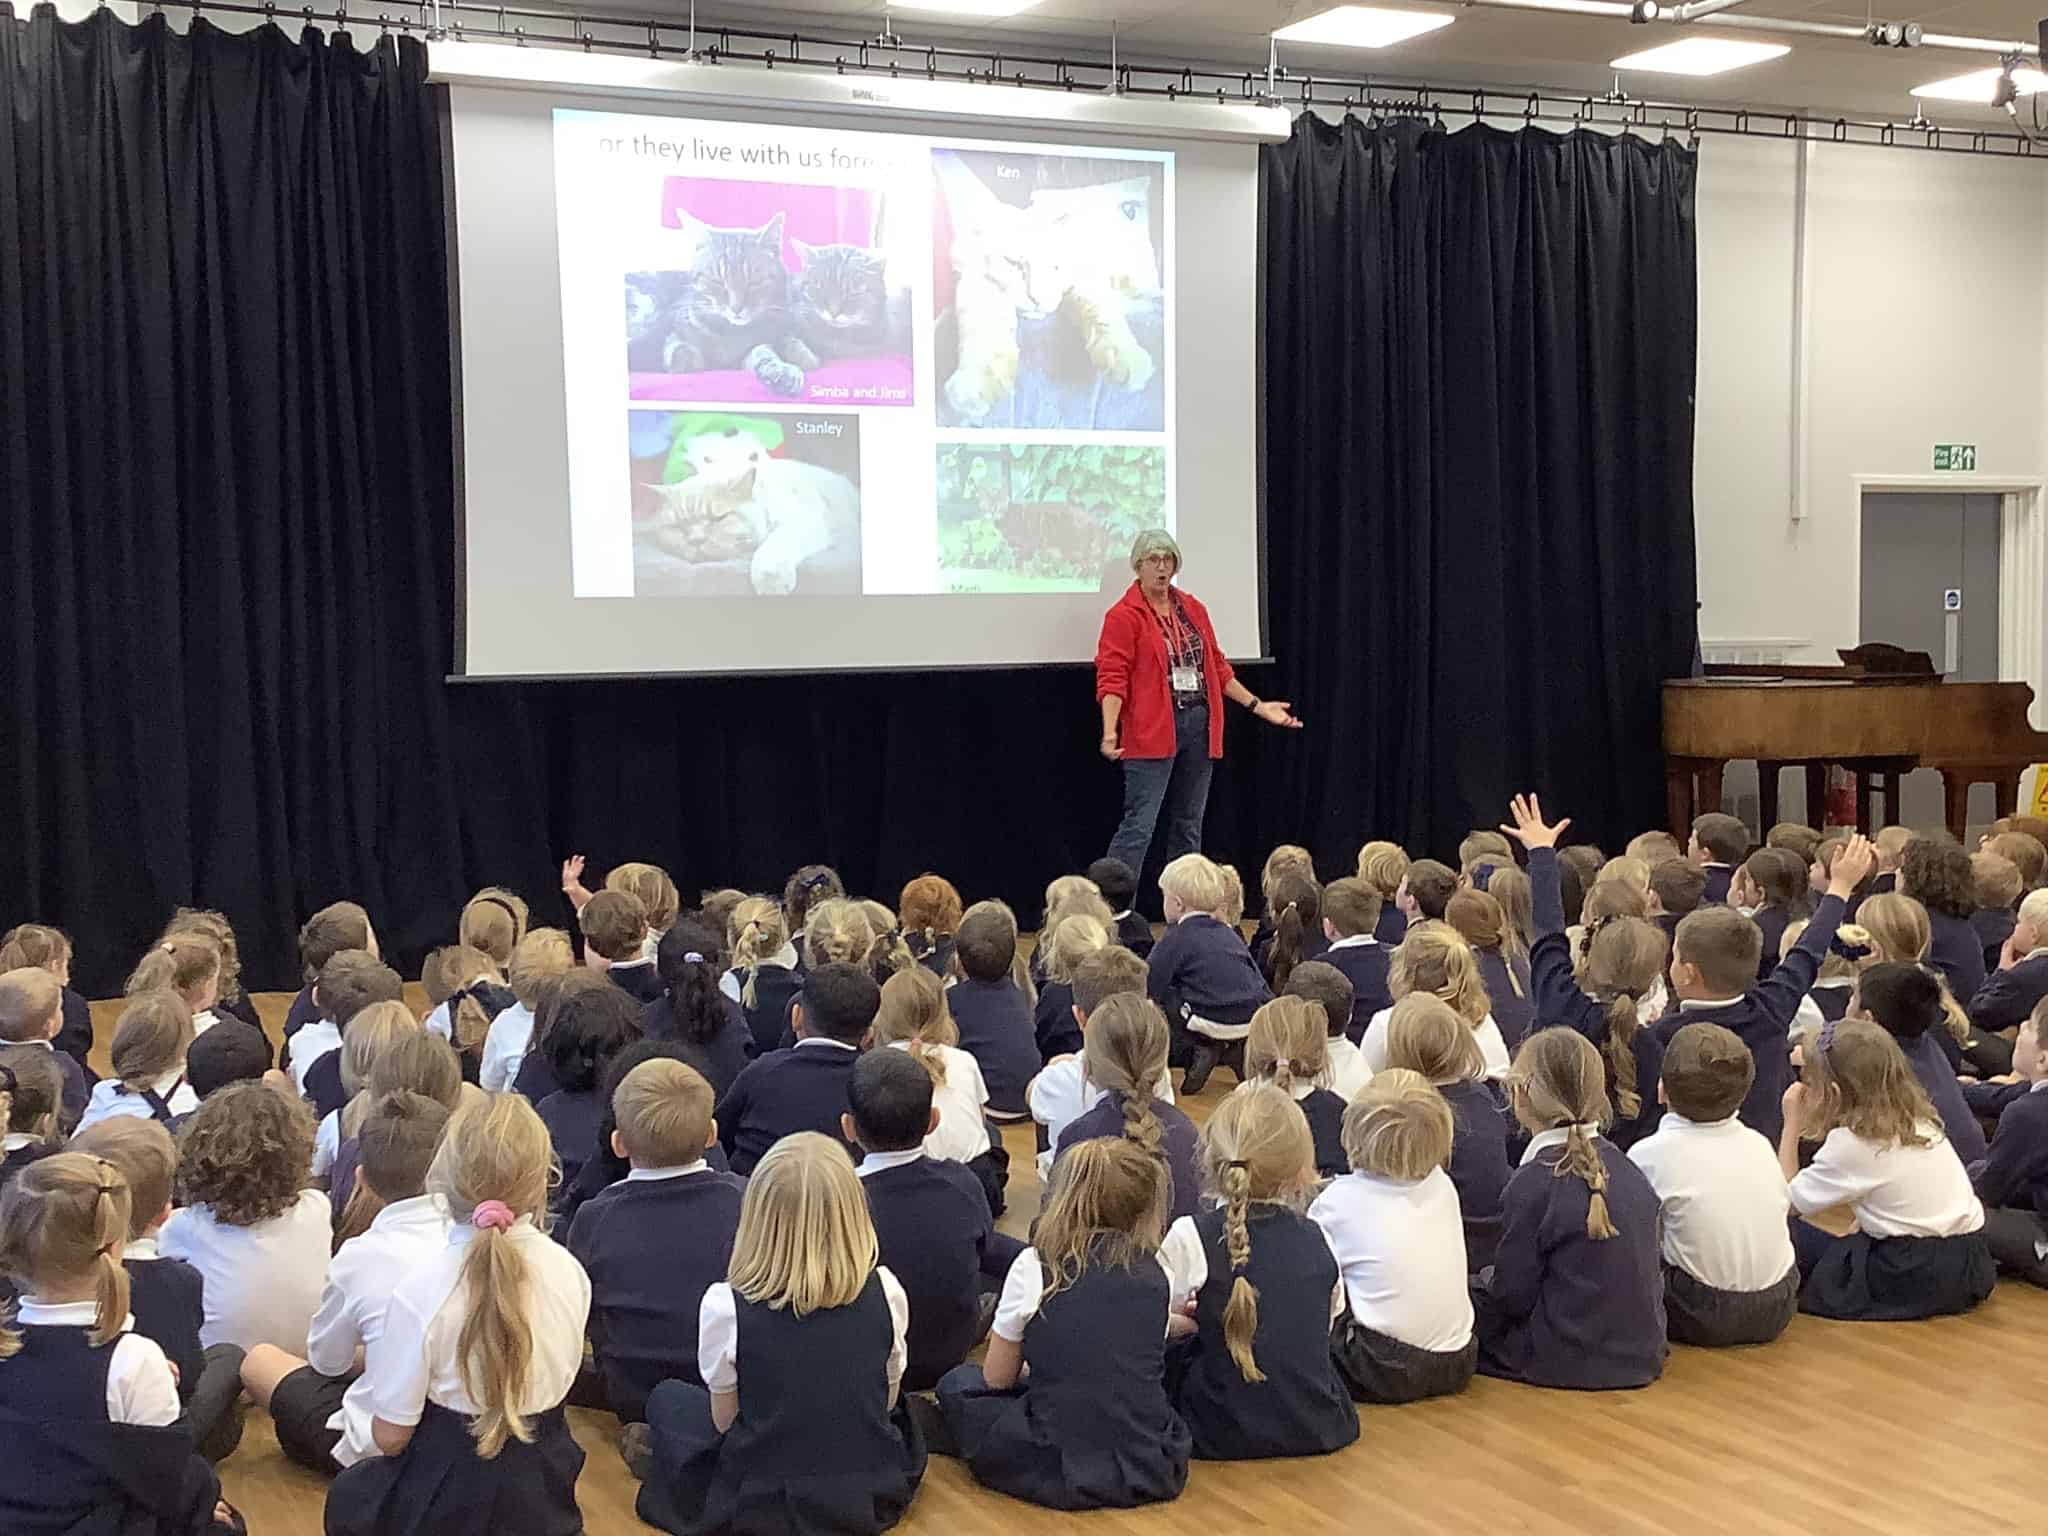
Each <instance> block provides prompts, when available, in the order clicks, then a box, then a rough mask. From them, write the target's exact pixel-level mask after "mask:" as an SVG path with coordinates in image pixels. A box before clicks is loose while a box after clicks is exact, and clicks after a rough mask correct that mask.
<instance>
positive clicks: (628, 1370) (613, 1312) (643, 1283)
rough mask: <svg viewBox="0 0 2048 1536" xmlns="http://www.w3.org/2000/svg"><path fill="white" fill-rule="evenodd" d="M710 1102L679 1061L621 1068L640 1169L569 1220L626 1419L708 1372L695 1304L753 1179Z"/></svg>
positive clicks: (618, 1407) (593, 1337)
mask: <svg viewBox="0 0 2048 1536" xmlns="http://www.w3.org/2000/svg"><path fill="white" fill-rule="evenodd" d="M670 931H671V932H673V931H674V930H670ZM712 1102H713V1101H712V1096H711V1087H710V1084H708V1083H707V1082H706V1081H705V1080H704V1078H703V1076H702V1074H700V1073H699V1072H697V1071H696V1070H695V1069H694V1068H692V1067H690V1066H688V1065H686V1064H685V1063H683V1062H680V1061H671V1060H663V1059H660V1058H656V1059H654V1060H649V1061H643V1062H641V1063H640V1064H639V1065H638V1066H636V1067H634V1068H633V1069H632V1071H630V1072H628V1073H627V1074H626V1075H625V1076H624V1077H623V1078H621V1079H620V1081H619V1084H618V1089H617V1091H616V1092H615V1093H614V1094H613V1095H612V1112H613V1121H614V1124H615V1125H616V1127H617V1128H616V1129H615V1130H614V1131H613V1132H612V1149H613V1150H614V1151H615V1152H617V1153H619V1154H621V1155H623V1156H624V1157H625V1158H626V1159H628V1161H629V1162H630V1163H631V1165H632V1167H631V1171H630V1172H628V1173H627V1174H626V1176H625V1178H624V1179H622V1180H621V1181H620V1182H618V1183H616V1184H613V1185H612V1186H611V1187H610V1188H608V1189H605V1190H603V1191H601V1192H600V1193H598V1194H597V1195H595V1196H593V1197H592V1198H591V1199H590V1200H588V1201H586V1202H585V1203H584V1204H583V1205H582V1207H581V1208H580V1209H578V1211H577V1212H576V1218H575V1220H574V1221H573V1222H572V1223H571V1224H570V1226H569V1234H568V1244H569V1251H570V1252H571V1253H573V1254H574V1255H575V1256H576V1258H577V1259H578V1261H579V1262H581V1264H582V1265H583V1268H584V1270H585V1271H586V1272H587V1273H588V1274H589V1276H590V1348H591V1353H592V1355H593V1356H595V1358H596V1360H597V1368H598V1372H599V1374H600V1375H601V1376H602V1377H603V1379H604V1387H605V1395H606V1398H607V1400H608V1401H609V1403H610V1406H611V1410H612V1412H614V1413H616V1414H617V1415H618V1416H619V1419H620V1422H622V1423H626V1424H635V1423H640V1422H643V1421H644V1420H645V1419H646V1417H647V1394H648V1393H650V1392H652V1391H653V1390H654V1389H655V1388H656V1387H657V1386H659V1385H660V1384H661V1383H662V1382H664V1381H667V1380H670V1379H672V1378H673V1379H675V1380H678V1381H689V1382H697V1381H698V1379H699V1378H698V1375H697V1316H698V1311H699V1309H700V1308H701V1307H702V1305H703V1302H704V1292H705V1291H706V1290H708V1289H709V1288H710V1287H711V1286H713V1285H715V1284H717V1283H718V1282H719V1281H721V1280H723V1279H724V1278H725V1273H726V1268H727V1266H728V1264H730V1262H731V1260H732V1241H733V1234H734V1233H735V1232H736V1231H737V1230H738V1228H739V1220H740V1196H741V1193H742V1192H743V1191H744V1189H745V1187H746V1186H745V1183H744V1181H743V1180H741V1179H738V1178H736V1177H734V1176H733V1175H732V1174H730V1173H721V1172H718V1171H716V1170H714V1169H713V1168H712V1167H711V1165H710V1164H709V1163H708V1162H707V1161H706V1160H705V1152H706V1150H707V1149H708V1148H710V1147H713V1146H715V1145H716V1144H717V1141H718V1127H717V1125H716V1123H715V1122H714V1121H713V1120H712V1115H711V1110H712ZM977 1193H979V1191H978V1190H977ZM700 1384H701V1383H700Z"/></svg>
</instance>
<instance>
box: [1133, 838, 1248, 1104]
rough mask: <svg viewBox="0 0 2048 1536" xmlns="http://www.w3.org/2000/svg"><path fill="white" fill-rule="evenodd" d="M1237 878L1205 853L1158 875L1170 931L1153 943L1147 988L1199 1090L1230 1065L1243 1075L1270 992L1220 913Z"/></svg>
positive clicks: (1191, 1089) (1191, 1085)
mask: <svg viewBox="0 0 2048 1536" xmlns="http://www.w3.org/2000/svg"><path fill="white" fill-rule="evenodd" d="M1231 885H1232V882H1231V877H1230V876H1228V875H1226V873H1225V872H1224V870H1223V869H1222V867H1221V866H1219V865H1217V864H1216V863H1214V862H1212V861H1211V860H1209V859H1206V858H1204V857H1203V856H1202V855H1201V854H1199V853H1187V854H1182V855H1181V856H1180V857H1179V858H1177V859H1175V860H1174V861H1173V862H1172V863H1171V864H1169V865H1167V866H1166V868H1165V869H1163V870H1161V871H1160V873H1159V889H1160V891H1161V892H1162V893H1163V894H1164V896H1165V898H1166V924H1167V927H1166V937H1164V938H1163V939H1161V940H1160V941H1159V943H1158V944H1157V945H1156V946H1154V948H1153V950H1152V954H1151V957H1150V958H1149V960H1148V961H1147V964H1148V965H1149V966H1150V967H1151V969H1150V971H1149V972H1148V973H1147V977H1146V988H1147V990H1148V991H1149V992H1150V993H1151V995H1152V1000H1153V1001H1154V1002H1155V1003H1157V1004H1158V1005H1159V1007H1160V1009H1161V1011H1162V1012H1163V1013H1164V1014H1165V1016H1166V1018H1167V1019H1168V1021H1169V1023H1170V1026H1171V1028H1172V1031H1173V1037H1172V1038H1173V1059H1174V1060H1175V1061H1180V1062H1184V1063H1185V1065H1186V1067H1187V1073H1186V1075H1185V1076H1184V1077H1183V1078H1182V1079H1181V1092H1182V1093H1184V1094H1188V1095H1193V1094H1197V1093H1200V1092H1201V1091H1202V1085H1203V1084H1205V1083H1206V1082H1208V1080H1209V1074H1210V1073H1211V1072H1212V1071H1214V1070H1215V1069H1216V1067H1217V1066H1219V1065H1223V1064H1228V1065H1230V1066H1231V1067H1232V1068H1233V1069H1234V1070H1236V1071H1237V1072H1238V1073H1239V1075H1240V1076H1242V1075H1243V1065H1244V1037H1245V1036H1246V1035H1248V1034H1249V1033H1251V1024H1252V1015H1253V1014H1254V1013H1256V1012H1258V1010H1259V1006H1260V1005H1261V1004H1262V1003H1266V1002H1269V1001H1271V1000H1272V996H1273V994H1272V991H1271V990H1270V989H1269V988H1268V987H1267V986H1266V978H1265V977H1264V976H1263V975H1261V974H1260V972H1259V967H1258V964H1257V963H1256V962H1255V961H1254V960H1253V959H1252V954H1251V951H1250V950H1249V949H1247V948H1246V947H1245V942H1244V940H1243V939H1242V938H1241V937H1239V935H1238V932H1237V930H1236V929H1235V928H1233V927H1232V926H1231V925H1230V924H1228V923H1226V922H1224V921H1223V919H1222V918H1220V917H1219V916H1217V913H1218V912H1219V911H1222V910H1224V909H1226V908H1227V907H1228V905H1229V904H1230V901H1231V895H1232V892H1231Z"/></svg>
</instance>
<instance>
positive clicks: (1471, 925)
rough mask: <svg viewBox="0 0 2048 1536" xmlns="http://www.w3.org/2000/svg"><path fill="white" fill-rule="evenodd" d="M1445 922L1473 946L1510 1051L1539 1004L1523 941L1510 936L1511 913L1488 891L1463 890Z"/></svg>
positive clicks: (1446, 911) (1531, 1023)
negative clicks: (1520, 948)
mask: <svg viewBox="0 0 2048 1536" xmlns="http://www.w3.org/2000/svg"><path fill="white" fill-rule="evenodd" d="M1444 921H1445V922H1447V923H1449V924H1450V925H1451V926H1452V927H1453V928H1455V929H1457V930H1458V932H1459V934H1460V935H1461V936H1462V937H1463V938H1464V940H1465V942H1466V943H1467V944H1469V945H1471V946H1472V956H1473V958H1474V959H1476V960H1477V961H1478V962H1479V979H1480V981H1481V982H1483V983H1484V984H1485V986H1486V996H1487V1001H1488V1003H1489V1004H1490V1006H1491V1008H1492V1012H1493V1022H1494V1024H1495V1025H1496V1026H1497V1027H1498V1028H1499V1030H1500V1038H1501V1044H1502V1045H1503V1046H1504V1047H1505V1048H1506V1049H1508V1050H1510V1051H1512V1050H1513V1049H1514V1048H1515V1047H1516V1046H1518V1045H1520V1044H1521V1043H1522V1037H1523V1036H1524V1035H1526V1034H1528V1033H1529V1031H1530V1029H1531V1028H1532V1027H1534V1024H1535V1020H1536V1002H1535V999H1534V997H1533V996H1532V995H1531V989H1532V982H1531V979H1530V974H1529V960H1528V957H1527V955H1526V954H1520V953H1517V952H1516V950H1517V948H1518V946H1519V941H1518V940H1515V939H1513V938H1512V937H1511V935H1510V934H1509V931H1508V925H1507V914H1506V913H1504V912H1503V911H1502V910H1501V905H1500V903H1499V902H1498V901H1496V900H1495V899H1494V898H1493V896H1492V895H1490V894H1489V893H1488V892H1486V891H1460V892H1458V893H1457V895H1455V896H1453V897H1452V898H1451V903H1450V905H1449V906H1447V907H1446V908H1444Z"/></svg>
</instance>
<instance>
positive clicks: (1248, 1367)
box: [1202, 1082, 1316, 1381]
mask: <svg viewBox="0 0 2048 1536" xmlns="http://www.w3.org/2000/svg"><path fill="white" fill-rule="evenodd" d="M1315 1155H1316V1154H1315V1138H1314V1137H1313V1136H1311V1135H1310V1134H1309V1128H1308V1120H1307V1119H1306V1118H1305V1117H1304V1116H1303V1115H1302V1112H1301V1106H1300V1105H1298V1104H1296V1103H1295V1102H1294V1100H1293V1099H1292V1098H1290V1097H1289V1096H1288V1094H1287V1093H1286V1092H1285V1090H1283V1089H1281V1088H1279V1087H1276V1086H1275V1085H1273V1084H1272V1083H1261V1082H1252V1083H1248V1084H1246V1085H1245V1086H1244V1087H1242V1088H1239V1089H1238V1090H1237V1092H1235V1093H1233V1094H1232V1095H1231V1096H1230V1097H1229V1098H1227V1099H1225V1100H1224V1101H1223V1103H1221V1104H1220V1105H1218V1106H1217V1107H1216V1112H1215V1113H1214V1114H1212V1115H1211V1116H1210V1117H1209V1123H1208V1124H1207V1125H1205V1126H1203V1127H1202V1173H1203V1177H1204V1179H1205V1180H1206V1181H1207V1183H1208V1186H1209V1189H1210V1191H1211V1192H1212V1193H1213V1194H1215V1195H1216V1196H1218V1197H1219V1198H1220V1199H1221V1200H1222V1202H1223V1242H1224V1251H1225V1253H1226V1254H1227V1255H1228V1256H1229V1259H1230V1270H1231V1281H1230V1298H1229V1300H1228V1301H1227V1302H1225V1304H1224V1308H1223V1341H1224V1343H1225V1344H1227V1345H1228V1346H1229V1348H1230V1358H1231V1359H1232V1360H1234V1361H1236V1362H1237V1369H1238V1373H1239V1374H1240V1375H1241V1376H1243V1377H1244V1379H1245V1380H1246V1381H1264V1380H1265V1379H1266V1376H1265V1373H1264V1372H1263V1371H1261V1370H1260V1369H1259V1363H1258V1361H1257V1360H1256V1359H1254V1358H1253V1355H1252V1342H1253V1340H1254V1338H1256V1336H1257V1334H1258V1331H1259V1291H1258V1287H1257V1286H1255V1285H1253V1284H1252V1282H1251V1279H1250V1278H1249V1277H1248V1276H1247V1275H1246V1274H1245V1273H1244V1271H1245V1269H1246V1267H1247V1266H1248V1265H1249V1264H1250V1263H1251V1258H1252V1233H1251V1207H1252V1205H1253V1204H1254V1203H1258V1204H1261V1205H1285V1206H1289V1207H1291V1208H1293V1209H1295V1210H1297V1211H1298V1210H1300V1209H1301V1205H1302V1202H1303V1201H1304V1200H1305V1198H1306V1196H1307V1193H1308V1191H1309V1189H1310V1188H1311V1187H1312V1186H1313V1182H1314V1177H1315Z"/></svg>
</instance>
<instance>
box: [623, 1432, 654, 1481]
mask: <svg viewBox="0 0 2048 1536" xmlns="http://www.w3.org/2000/svg"><path fill="white" fill-rule="evenodd" d="M619 1459H620V1460H621V1461H623V1462H625V1464H626V1470H627V1471H628V1472H630V1473H632V1474H633V1478H634V1481H636V1482H642V1483H644V1482H646V1481H647V1479H648V1478H649V1477H651V1476H652V1475H653V1473H654V1431H652V1430H651V1429H649V1428H648V1427H647V1426H646V1425H645V1424H622V1425H620V1426H619Z"/></svg>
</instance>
